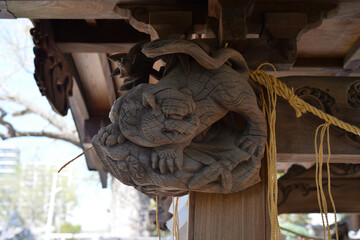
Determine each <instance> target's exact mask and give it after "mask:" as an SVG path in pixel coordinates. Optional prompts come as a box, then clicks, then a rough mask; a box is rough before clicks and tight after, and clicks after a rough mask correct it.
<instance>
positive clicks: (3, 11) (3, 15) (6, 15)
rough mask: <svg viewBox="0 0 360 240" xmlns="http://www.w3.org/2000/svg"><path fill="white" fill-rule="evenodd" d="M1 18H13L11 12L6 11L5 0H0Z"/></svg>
mask: <svg viewBox="0 0 360 240" xmlns="http://www.w3.org/2000/svg"><path fill="white" fill-rule="evenodd" d="M1 18H9V19H13V18H15V17H14V15H12V14H11V12H9V11H8V8H7V5H6V1H5V0H0V19H1Z"/></svg>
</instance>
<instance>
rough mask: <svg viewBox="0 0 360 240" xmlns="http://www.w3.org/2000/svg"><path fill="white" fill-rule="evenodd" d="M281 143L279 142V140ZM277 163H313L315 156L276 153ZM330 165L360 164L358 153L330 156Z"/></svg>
mask: <svg viewBox="0 0 360 240" xmlns="http://www.w3.org/2000/svg"><path fill="white" fill-rule="evenodd" d="M280 141H281V140H280ZM277 156H278V158H277V161H278V162H291V163H296V162H303V163H314V161H315V154H310V153H309V154H305V153H278V155H277ZM330 162H331V163H358V164H360V153H359V154H331V159H330Z"/></svg>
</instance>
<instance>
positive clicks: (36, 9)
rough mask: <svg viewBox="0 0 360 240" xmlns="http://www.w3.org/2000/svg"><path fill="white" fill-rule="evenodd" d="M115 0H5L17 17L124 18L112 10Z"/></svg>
mask: <svg viewBox="0 0 360 240" xmlns="http://www.w3.org/2000/svg"><path fill="white" fill-rule="evenodd" d="M117 2H118V1H117V0H102V1H96V0H87V1H75V0H67V1H52V0H48V1H46V0H23V1H21V0H7V1H6V3H7V6H8V9H9V11H10V12H12V13H13V14H14V15H15V16H16V17H18V18H31V19H124V17H123V16H121V15H119V14H118V13H117V12H116V11H114V7H115V6H116V4H117Z"/></svg>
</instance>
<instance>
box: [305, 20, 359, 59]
mask: <svg viewBox="0 0 360 240" xmlns="http://www.w3.org/2000/svg"><path fill="white" fill-rule="evenodd" d="M359 36H360V19H345V20H338V19H324V20H323V23H322V24H321V26H319V27H317V28H315V29H312V30H310V31H308V32H306V33H304V34H303V35H302V36H301V38H300V40H299V42H298V57H305V58H343V57H344V56H345V55H346V53H347V52H348V51H349V50H350V48H351V47H352V46H353V45H354V44H355V42H356V41H357V39H358V38H359ZM334 39H336V41H334ZM339 42H341V44H339Z"/></svg>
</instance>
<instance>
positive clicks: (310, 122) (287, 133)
mask: <svg viewBox="0 0 360 240" xmlns="http://www.w3.org/2000/svg"><path fill="white" fill-rule="evenodd" d="M280 79H281V81H282V82H284V83H285V84H286V85H287V86H289V87H290V88H291V87H293V88H294V91H295V93H296V94H297V95H298V96H300V97H301V98H302V99H304V100H305V101H307V102H309V103H310V104H312V105H314V106H315V107H317V108H319V109H321V110H323V111H325V112H326V113H329V114H331V115H333V116H335V117H337V118H339V119H340V120H343V121H345V122H348V123H350V124H353V125H355V126H360V118H359V117H360V114H359V106H360V103H359V101H358V99H357V96H359V94H360V93H359V90H358V88H357V86H358V85H359V84H360V79H359V78H351V77H285V78H280ZM277 114H278V118H277V125H276V134H277V139H278V141H277V148H278V153H281V154H282V153H283V154H314V136H315V130H316V128H317V126H319V125H320V124H321V123H323V121H322V120H320V119H319V118H317V117H316V116H314V115H312V114H311V113H306V114H304V115H303V116H301V117H300V118H296V116H295V112H294V110H293V109H292V108H291V107H290V105H289V103H288V102H286V101H284V100H282V99H281V98H280V99H279V101H278V105H277ZM330 142H331V153H332V154H334V156H335V157H336V155H337V156H338V157H340V158H343V159H344V160H345V159H346V158H347V157H346V155H350V156H349V158H348V160H349V161H350V160H351V159H352V160H353V161H356V162H358V161H359V160H358V157H357V156H359V155H360V147H359V146H360V145H359V144H360V141H359V137H356V136H354V135H352V134H349V133H346V132H345V131H343V130H340V129H338V128H336V127H331V128H330ZM299 146H301V147H299ZM341 155H342V156H341ZM304 157H305V159H304V161H305V160H306V158H307V157H306V155H304ZM298 159H299V158H297V160H298Z"/></svg>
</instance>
